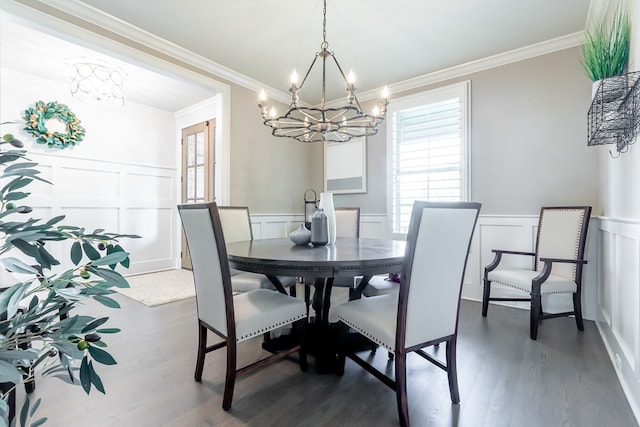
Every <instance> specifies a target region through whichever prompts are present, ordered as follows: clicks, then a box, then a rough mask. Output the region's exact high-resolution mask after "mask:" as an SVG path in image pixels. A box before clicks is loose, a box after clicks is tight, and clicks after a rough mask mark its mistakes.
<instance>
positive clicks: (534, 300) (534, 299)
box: [529, 295, 542, 340]
mask: <svg viewBox="0 0 640 427" xmlns="http://www.w3.org/2000/svg"><path fill="white" fill-rule="evenodd" d="M529 311H530V318H531V319H530V325H529V328H530V336H531V339H532V340H535V339H537V338H538V323H540V313H541V312H542V297H541V296H540V295H531V309H530V310H529Z"/></svg>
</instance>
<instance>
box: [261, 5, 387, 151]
mask: <svg viewBox="0 0 640 427" xmlns="http://www.w3.org/2000/svg"><path fill="white" fill-rule="evenodd" d="M322 14H323V21H322V39H323V40H322V44H321V45H320V52H316V54H315V57H314V59H313V61H312V62H311V65H310V66H309V68H308V69H307V72H306V73H305V76H304V78H303V79H302V83H300V85H298V84H297V82H296V81H295V80H294V79H292V82H291V87H290V88H289V92H291V104H290V105H289V109H288V110H287V112H286V113H284V114H283V115H281V116H278V115H277V113H276V110H275V108H274V107H271V106H270V105H269V102H268V100H267V99H266V96H265V94H264V91H262V92H261V95H260V103H259V104H258V107H260V109H261V111H262V119H263V120H264V124H265V125H266V126H269V127H270V128H272V132H271V133H272V135H273V136H277V137H287V138H293V139H295V140H297V141H300V142H347V141H349V140H350V139H352V138H358V137H363V136H370V135H375V134H376V133H377V132H378V126H379V125H380V124H381V123H382V122H383V121H384V115H385V114H386V112H387V104H388V100H387V94H386V87H385V90H384V91H383V95H382V98H381V99H380V100H379V101H378V103H377V105H376V107H375V108H374V111H373V114H367V113H365V112H364V111H363V109H362V106H361V105H360V102H359V101H358V98H357V96H356V91H357V89H356V87H355V85H354V83H353V81H352V79H347V77H346V76H345V74H344V72H343V71H342V67H341V66H340V63H339V62H338V60H337V58H336V57H335V55H334V53H333V52H331V51H329V50H328V48H329V43H328V42H327V0H324V8H323V11H322ZM318 58H321V59H322V93H321V95H322V96H321V100H320V105H319V106H317V107H304V106H299V105H298V102H299V92H300V90H301V89H302V87H303V86H304V83H305V82H306V81H307V77H308V76H309V74H310V73H311V70H312V69H313V67H314V65H315V64H316V62H317V60H318ZM327 58H332V59H333V63H334V64H335V65H336V67H337V68H338V71H339V73H340V76H342V79H343V80H344V83H345V84H346V92H347V103H346V104H345V105H342V106H339V107H327V106H326V97H325V93H326V67H327Z"/></svg>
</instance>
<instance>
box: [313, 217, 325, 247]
mask: <svg viewBox="0 0 640 427" xmlns="http://www.w3.org/2000/svg"><path fill="white" fill-rule="evenodd" d="M327 243H329V226H328V224H327V215H326V214H325V213H324V211H323V210H322V209H318V210H317V211H316V212H315V213H314V214H313V216H312V217H311V244H312V245H313V246H324V245H326V244H327Z"/></svg>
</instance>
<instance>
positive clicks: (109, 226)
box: [28, 154, 179, 274]
mask: <svg viewBox="0 0 640 427" xmlns="http://www.w3.org/2000/svg"><path fill="white" fill-rule="evenodd" d="M30 157H31V158H32V159H33V160H34V161H36V162H38V163H39V164H40V165H39V166H38V169H39V170H40V171H42V173H41V176H42V177H43V178H45V179H47V180H49V181H51V182H52V183H53V185H48V184H45V183H41V182H35V183H33V184H32V185H31V186H30V187H29V190H30V191H31V192H32V194H31V196H30V197H29V199H28V203H29V204H30V205H31V206H32V207H33V208H34V217H36V218H37V217H40V218H44V219H49V218H51V217H53V216H57V215H65V216H66V218H65V220H64V221H63V223H65V224H73V225H77V226H80V227H85V228H86V229H87V230H90V231H92V230H94V229H96V228H103V229H105V230H106V231H108V232H113V233H121V234H138V235H140V236H141V238H140V239H122V241H121V242H120V243H121V244H122V246H123V247H124V248H125V249H126V250H127V251H129V252H131V254H132V256H131V257H132V262H131V268H130V269H128V270H123V273H125V274H135V273H144V272H149V271H156V270H164V269H170V268H175V267H176V265H177V263H178V257H179V249H178V248H179V244H178V243H177V237H176V236H179V233H178V230H179V229H178V225H179V222H178V217H177V212H176V208H175V205H176V204H177V203H176V200H177V196H176V190H177V184H178V181H177V172H176V171H175V170H174V169H170V168H162V167H153V166H140V165H131V164H126V163H114V162H100V161H93V160H87V159H79V158H73V157H64V156H55V155H46V154H30ZM36 214H37V216H36ZM64 250H66V249H62V248H56V249H53V248H52V251H53V252H54V254H55V255H56V256H61V259H60V261H61V262H63V267H65V268H68V267H70V265H65V264H70V262H69V261H68V256H64Z"/></svg>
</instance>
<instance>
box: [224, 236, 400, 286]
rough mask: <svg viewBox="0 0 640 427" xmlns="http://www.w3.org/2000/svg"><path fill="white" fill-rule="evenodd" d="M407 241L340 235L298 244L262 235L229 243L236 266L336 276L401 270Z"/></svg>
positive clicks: (282, 273) (285, 273)
mask: <svg viewBox="0 0 640 427" xmlns="http://www.w3.org/2000/svg"><path fill="white" fill-rule="evenodd" d="M404 251H405V242H404V241H398V240H383V239H364V238H345V237H339V238H337V239H336V242H335V244H333V245H326V246H319V247H313V246H311V245H308V246H296V245H294V244H293V242H291V240H289V239H284V238H283V239H260V240H251V241H243V242H235V243H229V244H228V245H227V256H228V259H229V265H230V266H231V267H232V268H235V269H238V270H244V271H251V272H254V273H261V274H266V275H268V276H274V275H278V276H294V277H309V278H321V277H324V278H335V277H338V276H372V275H375V274H385V273H389V272H394V271H399V270H400V268H401V266H402V261H403V260H404Z"/></svg>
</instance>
